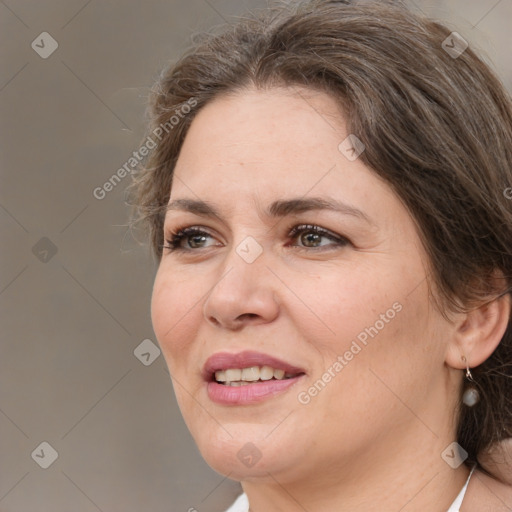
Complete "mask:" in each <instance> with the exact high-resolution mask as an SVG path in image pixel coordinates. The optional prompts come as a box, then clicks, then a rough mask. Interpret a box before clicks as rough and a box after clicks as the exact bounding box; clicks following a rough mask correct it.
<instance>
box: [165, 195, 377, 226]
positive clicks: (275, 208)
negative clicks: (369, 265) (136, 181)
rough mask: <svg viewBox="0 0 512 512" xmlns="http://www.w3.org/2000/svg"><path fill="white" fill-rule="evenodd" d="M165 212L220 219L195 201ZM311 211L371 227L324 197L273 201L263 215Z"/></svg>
mask: <svg viewBox="0 0 512 512" xmlns="http://www.w3.org/2000/svg"><path fill="white" fill-rule="evenodd" d="M166 210H167V211H169V210H180V211H186V212H190V213H194V214H196V215H200V216H204V217H218V218H219V219H222V215H221V213H220V212H219V211H218V209H217V208H216V207H215V206H214V205H213V204H211V203H209V202H207V201H201V200H196V199H175V200H174V201H171V202H170V203H169V204H168V205H167V207H166ZM312 210H330V211H334V212H337V213H341V214H343V215H350V216H353V217H356V218H359V219H361V220H364V221H365V222H367V223H368V224H372V225H373V222H372V221H371V219H370V218H369V217H368V216H367V215H366V214H365V213H364V212H362V211H361V210H359V209H357V208H355V207H354V206H350V205H348V204H345V203H343V202H341V201H337V200H335V199H332V198H326V197H301V198H292V199H286V200H284V199H283V200H278V201H274V202H273V203H272V204H271V205H270V206H269V207H268V209H267V210H266V211H265V212H264V214H265V215H266V216H267V217H270V218H279V217H286V216H287V215H293V214H298V213H304V212H309V211H312Z"/></svg>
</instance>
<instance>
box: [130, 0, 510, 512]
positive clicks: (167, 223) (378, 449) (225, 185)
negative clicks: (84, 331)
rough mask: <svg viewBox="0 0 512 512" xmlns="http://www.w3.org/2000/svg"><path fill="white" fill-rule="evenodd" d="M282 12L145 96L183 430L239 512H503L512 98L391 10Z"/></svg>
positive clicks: (467, 54) (462, 50) (152, 195)
mask: <svg viewBox="0 0 512 512" xmlns="http://www.w3.org/2000/svg"><path fill="white" fill-rule="evenodd" d="M292 4H293V6H288V7H281V8H278V9H275V10H271V11H269V12H268V13H267V14H266V15H265V16H262V17H260V18H258V19H247V20H245V21H241V22H239V23H238V24H237V25H236V26H233V27H231V28H229V29H227V30H226V31H225V32H224V33H223V34H221V35H218V36H212V37H211V38H209V39H207V40H205V41H203V42H202V43H200V44H198V46H197V47H196V48H195V49H194V50H193V51H192V52H190V53H189V54H188V55H186V56H185V57H184V58H183V59H182V60H181V61H180V62H179V63H178V64H176V65H175V66H173V67H171V68H170V69H168V70H166V71H165V72H164V73H163V74H162V76H161V78H160V80H159V81H158V83H157V85H156V87H155V89H154V94H153V98H152V104H151V114H152V124H151V128H150V130H151V131H150V136H153V137H154V138H158V139H159V142H158V145H157V147H156V148H155V149H154V150H153V151H152V153H151V154H150V156H149V158H148V160H147V162H146V165H145V167H144V169H143V170H142V171H141V172H140V174H139V176H138V177H137V180H136V182H135V187H136V192H137V205H138V207H139V211H140V212H141V215H142V217H143V218H144V219H145V220H147V221H148V223H149V229H150V233H151V239H152V244H153V249H154V251H155V254H156V256H157V258H158V260H159V268H158V272H157V275H156V279H155V283H154V291H153V298H152V320H153V325H154V329H155V333H156V335H157V338H158V340H159V343H160V346H161V348H162V351H163V354H164V356H165V359H166V362H167V365H168V367H169V371H170V373H171V376H172V379H173V384H174V388H175V392H176V396H177V399H178V403H179V405H180V408H181V411H182V413H183V416H184V419H185V421H186V423H187V425H188V428H189V429H190V431H191V433H192V435H193V437H194V439H195V441H196V443H197V445H198V447H199V449H200V451H201V453H202V455H203V456H204V458H205V460H206V461H207V462H208V464H210V466H211V467H212V468H214V469H215V470H216V471H218V472H219V473H221V474H223V475H226V476H227V477H229V478H231V479H235V480H238V481H240V482H242V486H243V489H244V495H243V496H242V497H240V499H239V500H237V503H236V504H234V505H233V507H232V508H231V509H230V511H235V510H236V511H244V512H246V511H247V510H251V511H253V512H272V511H295V510H307V511H318V510H322V511H339V510H350V511H351V512H360V511H365V512H368V511H374V510H375V511H376V510H378V511H398V510H401V511H427V510H428V511H439V512H446V511H447V510H449V512H454V511H457V510H459V509H460V510H462V511H463V512H471V511H482V510H492V511H505V510H511V509H512V496H511V489H510V487H508V486H507V485H506V484H505V482H506V481H507V480H508V479H509V478H510V471H511V469H510V466H507V464H506V463H505V462H506V461H505V460H501V459H499V457H497V456H494V455H495V451H496V450H498V448H499V447H500V446H505V445H504V444H503V443H505V442H506V441H505V440H506V439H508V438H510V437H512V400H511V397H512V394H511V390H512V327H511V320H510V318H511V296H510V290H511V282H512V201H510V200H509V199H508V197H507V194H506V193H505V192H504V191H505V190H506V189H507V187H510V186H511V184H512V166H511V163H512V108H511V102H510V98H509V97H508V96H507V94H506V92H505V91H504V89H503V86H502V85H501V84H500V83H499V81H498V80H497V79H496V78H495V76H494V75H493V74H492V72H491V71H490V70H489V69H488V67H487V66H486V65H485V64H483V63H482V61H481V60H480V59H479V58H478V57H477V56H476V55H475V53H474V52H473V51H472V49H471V48H468V47H467V44H465V41H463V39H462V38H461V37H460V36H458V35H457V34H451V33H450V31H449V30H448V29H446V28H445V27H443V26H441V25H439V24H437V23H435V22H433V21H430V20H427V19H423V18H420V17H418V16H416V15H414V14H412V13H411V12H408V11H407V10H406V9H405V8H404V7H403V6H396V5H394V4H391V3H387V2H376V1H364V2H363V1H361V2H335V1H312V2H308V3H298V2H293V3H292ZM499 443H502V444H501V445H500V444H499ZM506 455H507V453H506V451H502V452H500V456H501V457H503V456H506ZM485 456H487V457H488V458H487V467H488V468H489V469H490V470H491V471H493V473H492V474H490V473H489V472H486V470H485V467H483V466H482V464H481V462H480V459H482V458H483V457H485ZM491 456H494V458H492V460H490V459H489V457H491ZM482 460H483V459H482ZM500 460H501V462H500ZM493 461H494V462H493ZM496 461H498V462H496ZM249 504H250V509H249Z"/></svg>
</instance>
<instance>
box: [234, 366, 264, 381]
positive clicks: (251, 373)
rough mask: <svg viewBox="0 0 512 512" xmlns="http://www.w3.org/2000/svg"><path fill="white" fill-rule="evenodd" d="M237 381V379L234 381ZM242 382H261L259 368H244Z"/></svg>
mask: <svg viewBox="0 0 512 512" xmlns="http://www.w3.org/2000/svg"><path fill="white" fill-rule="evenodd" d="M233 380H236V379H233ZM240 380H246V381H249V382H254V381H256V380H260V369H259V368H258V367H257V366H251V367H250V368H244V369H243V370H242V377H241V378H240Z"/></svg>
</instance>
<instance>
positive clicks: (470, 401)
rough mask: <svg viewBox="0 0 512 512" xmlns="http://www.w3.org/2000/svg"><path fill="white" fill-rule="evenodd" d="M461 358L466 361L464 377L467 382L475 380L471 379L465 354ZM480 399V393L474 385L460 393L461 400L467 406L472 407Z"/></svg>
mask: <svg viewBox="0 0 512 512" xmlns="http://www.w3.org/2000/svg"><path fill="white" fill-rule="evenodd" d="M462 360H463V361H464V362H465V363H466V379H467V380H468V381H469V382H475V380H474V379H473V375H471V371H470V369H469V365H468V363H467V359H466V357H465V356H462ZM479 400H480V393H479V392H478V389H476V387H475V386H470V387H468V388H467V389H466V390H465V391H464V394H463V395H462V401H463V402H464V403H465V404H466V405H467V406H468V407H473V406H474V405H475V404H477V403H478V402H479Z"/></svg>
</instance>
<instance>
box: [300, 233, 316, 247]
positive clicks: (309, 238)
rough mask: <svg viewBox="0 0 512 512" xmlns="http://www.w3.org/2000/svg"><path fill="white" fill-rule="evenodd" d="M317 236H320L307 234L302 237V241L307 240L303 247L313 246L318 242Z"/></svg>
mask: <svg viewBox="0 0 512 512" xmlns="http://www.w3.org/2000/svg"><path fill="white" fill-rule="evenodd" d="M319 236H320V235H319V234H318V233H308V234H306V235H304V240H307V242H306V243H305V244H304V245H306V246H310V245H313V244H314V243H315V241H316V242H317V241H318V238H319Z"/></svg>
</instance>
